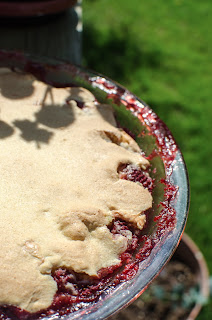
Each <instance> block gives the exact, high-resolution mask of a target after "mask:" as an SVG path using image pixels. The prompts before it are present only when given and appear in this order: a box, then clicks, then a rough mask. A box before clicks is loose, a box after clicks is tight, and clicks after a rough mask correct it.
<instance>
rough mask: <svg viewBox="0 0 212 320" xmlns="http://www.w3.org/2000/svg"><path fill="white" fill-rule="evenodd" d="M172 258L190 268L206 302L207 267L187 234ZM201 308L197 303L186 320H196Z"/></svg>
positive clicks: (208, 291) (208, 292) (207, 288)
mask: <svg viewBox="0 0 212 320" xmlns="http://www.w3.org/2000/svg"><path fill="white" fill-rule="evenodd" d="M173 258H176V259H177V260H179V261H182V262H183V263H185V264H186V265H188V266H189V267H190V269H191V271H192V272H193V273H194V275H195V277H196V279H197V284H198V285H199V288H200V295H201V296H202V297H203V298H204V299H206V300H207V299H208V298H209V294H210V289H209V272H208V267H207V264H206V261H205V259H204V257H203V255H202V253H201V251H200V250H199V248H198V247H197V246H196V244H195V243H194V242H193V240H192V239H191V238H190V237H189V236H188V235H187V234H185V233H184V234H183V237H182V240H181V241H180V244H179V246H178V248H177V250H176V251H175V253H174V256H173ZM201 308H202V305H201V303H197V304H196V305H195V306H194V308H193V309H192V311H191V313H190V314H189V316H188V318H187V320H194V319H196V317H197V315H198V314H199V312H200V310H201Z"/></svg>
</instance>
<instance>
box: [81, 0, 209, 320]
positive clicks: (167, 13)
mask: <svg viewBox="0 0 212 320" xmlns="http://www.w3.org/2000/svg"><path fill="white" fill-rule="evenodd" d="M83 23H84V31H83V65H84V66H87V67H89V68H90V69H93V70H95V71H98V72H100V73H103V74H105V75H107V76H109V77H110V78H112V79H113V80H115V81H117V82H119V83H121V84H122V85H124V86H125V87H127V88H128V89H129V90H130V91H132V92H133V93H134V94H136V95H137V96H138V97H140V98H141V99H142V100H144V101H145V102H146V103H148V104H149V105H150V106H151V108H152V109H153V110H154V111H155V112H156V113H157V114H158V115H159V116H160V118H161V119H162V120H163V121H164V122H165V123H166V124H167V125H168V127H169V128H170V130H171V131H172V133H173V135H174V137H175V139H176V141H177V143H178V144H179V146H180V148H181V150H182V152H183V155H184V158H185V161H186V164H187V168H188V173H189V177H190V189H191V203H190V213H189V217H188V222H187V226H186V232H187V233H188V234H189V235H190V236H191V237H192V239H193V240H194V241H195V242H196V244H197V245H198V246H199V248H200V249H201V250H202V252H203V254H204V256H205V258H206V261H207V263H208V266H209V270H210V273H211V274H212V195H211V191H212V176H211V173H212V106H211V104H212V90H211V89H212V88H211V87H212V54H211V53H212V1H211V0H201V1H198V0H148V1H142V0H131V1H126V0H116V1H113V0H84V1H83ZM203 319H204V320H210V319H212V302H211V301H210V303H209V304H208V305H207V306H205V307H204V308H203V310H202V311H201V313H200V315H199V316H198V320H203Z"/></svg>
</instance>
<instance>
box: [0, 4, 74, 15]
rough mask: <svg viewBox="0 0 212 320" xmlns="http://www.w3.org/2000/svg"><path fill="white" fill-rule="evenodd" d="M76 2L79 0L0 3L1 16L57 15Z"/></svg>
mask: <svg viewBox="0 0 212 320" xmlns="http://www.w3.org/2000/svg"><path fill="white" fill-rule="evenodd" d="M76 2H77V0H40V1H39V0H38V1H35V0H34V1H0V16H1V17H33V16H42V15H49V14H56V13H59V12H62V11H64V10H66V9H67V8H68V7H71V6H73V5H75V4H76Z"/></svg>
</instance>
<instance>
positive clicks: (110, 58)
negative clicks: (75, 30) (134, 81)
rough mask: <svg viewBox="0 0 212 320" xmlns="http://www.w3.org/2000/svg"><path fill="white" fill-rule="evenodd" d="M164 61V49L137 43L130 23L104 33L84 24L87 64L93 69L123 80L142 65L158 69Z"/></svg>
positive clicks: (84, 54)
mask: <svg viewBox="0 0 212 320" xmlns="http://www.w3.org/2000/svg"><path fill="white" fill-rule="evenodd" d="M162 62H163V56H162V53H161V51H160V50H159V49H158V48H147V46H146V45H145V44H144V43H141V42H136V35H135V34H134V33H132V32H131V31H129V26H128V25H125V24H123V25H120V27H119V28H116V30H113V29H112V28H108V29H107V31H105V32H103V31H99V30H98V29H97V28H95V27H94V26H92V25H90V24H86V23H85V24H84V30H83V64H84V65H85V66H86V67H88V68H89V69H93V70H94V71H97V72H99V73H102V74H104V75H106V76H108V77H110V78H112V79H114V80H116V81H119V82H122V83H123V81H126V80H127V79H128V78H129V75H131V77H132V74H133V73H134V72H135V71H136V70H137V69H138V68H139V69H140V68H142V67H144V66H145V68H152V69H156V68H159V67H160V66H161V63H162Z"/></svg>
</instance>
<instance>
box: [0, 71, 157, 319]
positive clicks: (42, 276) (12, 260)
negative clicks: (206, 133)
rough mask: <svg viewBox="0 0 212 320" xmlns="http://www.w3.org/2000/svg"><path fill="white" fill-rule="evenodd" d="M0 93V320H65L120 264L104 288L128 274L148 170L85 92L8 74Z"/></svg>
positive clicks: (147, 191) (149, 186)
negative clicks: (56, 319)
mask: <svg viewBox="0 0 212 320" xmlns="http://www.w3.org/2000/svg"><path fill="white" fill-rule="evenodd" d="M0 87H1V96H0V108H1V113H0V117H1V118H0V149H1V165H0V176H1V180H0V205H1V209H0V210H1V219H0V229H1V233H0V236H1V243H4V245H3V246H1V248H0V265H1V266H0V268H1V276H0V305H1V307H0V308H1V314H2V319H11V318H20V319H23V318H24V319H30V318H31V319H33V317H34V318H36V317H39V316H41V314H44V315H49V314H52V313H54V312H57V313H59V314H63V313H67V312H71V311H73V310H75V305H78V306H77V308H79V307H80V303H82V302H83V303H89V302H92V301H96V299H98V296H99V295H100V294H101V291H102V290H103V289H102V288H105V287H107V286H109V285H110V281H111V277H112V275H114V272H116V271H117V270H119V269H120V267H123V265H124V264H128V265H129V266H130V267H128V269H127V268H126V269H124V273H122V275H121V273H120V274H119V275H118V276H116V277H115V278H113V279H115V280H113V282H112V283H113V285H114V283H118V282H119V281H121V277H122V278H124V279H127V278H128V277H131V276H133V273H135V272H136V268H137V267H136V264H134V265H133V267H132V265H130V263H131V262H132V261H131V256H132V252H134V251H135V250H136V248H137V246H138V243H139V242H141V241H142V240H143V239H144V238H143V237H144V235H143V234H142V229H143V228H144V227H145V223H146V216H147V215H148V210H149V209H150V208H151V207H152V203H153V198H152V195H151V193H152V190H153V188H154V181H153V179H152V178H151V177H150V175H149V172H148V170H149V166H150V163H149V161H148V160H147V158H146V157H145V155H144V154H143V153H142V150H141V149H140V147H139V146H138V144H137V143H136V142H135V140H134V139H133V138H132V137H131V136H130V135H129V134H127V133H126V132H125V131H124V130H123V129H121V128H118V127H117V123H116V120H115V118H114V114H113V109H112V107H111V106H110V105H104V104H100V103H99V102H98V101H97V99H96V98H95V97H94V95H93V94H92V93H91V92H90V91H88V90H86V89H85V88H82V87H71V88H69V87H67V88H55V87H52V86H50V85H47V84H45V83H43V82H41V81H38V80H36V79H35V78H34V77H33V76H31V75H28V74H23V73H16V72H12V71H10V70H9V69H1V72H0ZM11 88H12V90H11ZM137 259H139V257H137ZM127 270H130V272H129V273H127V272H128V271H127ZM123 274H124V276H123Z"/></svg>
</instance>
